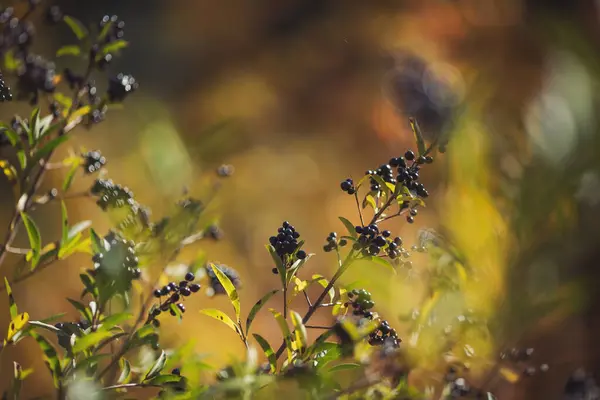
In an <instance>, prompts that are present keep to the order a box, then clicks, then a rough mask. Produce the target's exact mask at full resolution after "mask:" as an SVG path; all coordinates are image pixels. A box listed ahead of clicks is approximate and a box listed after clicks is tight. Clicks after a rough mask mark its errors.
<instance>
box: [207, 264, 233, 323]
mask: <svg viewBox="0 0 600 400" xmlns="http://www.w3.org/2000/svg"><path fill="white" fill-rule="evenodd" d="M210 266H211V267H212V270H213V272H214V273H215V276H216V277H217V279H218V280H219V282H220V283H221V285H222V286H223V288H224V289H225V292H226V293H227V297H229V301H231V305H232V306H233V309H234V310H235V317H236V319H237V321H238V323H239V321H240V296H239V295H238V292H237V290H236V288H235V286H234V285H233V283H231V280H230V279H229V277H227V275H225V274H224V273H223V271H221V270H220V269H219V267H217V266H216V265H215V264H210Z"/></svg>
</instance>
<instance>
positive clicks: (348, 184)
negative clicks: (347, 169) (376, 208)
mask: <svg viewBox="0 0 600 400" xmlns="http://www.w3.org/2000/svg"><path fill="white" fill-rule="evenodd" d="M340 187H341V188H342V191H344V192H346V193H348V194H354V193H356V188H355V187H354V181H353V180H352V179H351V178H348V179H346V180H345V181H342V183H340Z"/></svg>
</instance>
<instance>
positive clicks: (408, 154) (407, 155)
mask: <svg viewBox="0 0 600 400" xmlns="http://www.w3.org/2000/svg"><path fill="white" fill-rule="evenodd" d="M404 158H406V159H407V160H408V161H412V160H414V159H415V153H413V151H412V150H408V151H407V152H406V153H404Z"/></svg>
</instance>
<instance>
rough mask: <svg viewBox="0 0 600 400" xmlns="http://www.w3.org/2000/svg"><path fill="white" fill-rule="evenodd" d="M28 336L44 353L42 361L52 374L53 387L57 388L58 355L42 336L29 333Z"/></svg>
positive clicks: (58, 378)
mask: <svg viewBox="0 0 600 400" xmlns="http://www.w3.org/2000/svg"><path fill="white" fill-rule="evenodd" d="M30 335H31V336H32V337H33V338H34V339H35V341H36V342H37V343H38V345H39V346H40V348H41V349H42V352H43V353H44V360H45V361H46V365H47V366H48V369H49V370H50V373H51V374H52V380H53V382H54V387H56V388H58V387H59V384H60V377H61V373H62V370H61V366H60V360H59V359H58V354H57V353H56V350H55V349H54V346H52V344H50V342H49V341H48V340H46V338H44V337H43V336H42V335H39V334H38V333H35V332H31V333H30Z"/></svg>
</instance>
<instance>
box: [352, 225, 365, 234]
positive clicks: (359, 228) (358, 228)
mask: <svg viewBox="0 0 600 400" xmlns="http://www.w3.org/2000/svg"><path fill="white" fill-rule="evenodd" d="M354 230H355V231H356V233H363V227H362V226H360V225H358V226H355V227H354Z"/></svg>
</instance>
